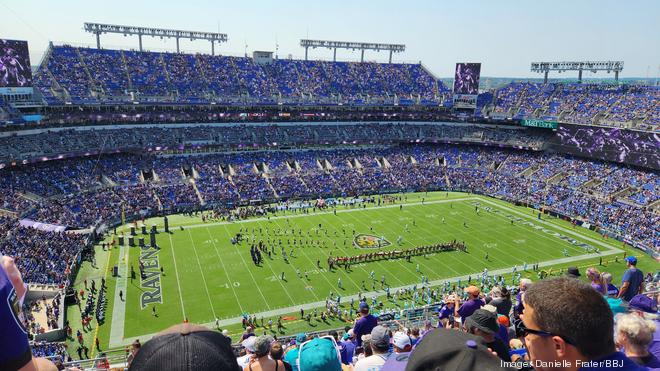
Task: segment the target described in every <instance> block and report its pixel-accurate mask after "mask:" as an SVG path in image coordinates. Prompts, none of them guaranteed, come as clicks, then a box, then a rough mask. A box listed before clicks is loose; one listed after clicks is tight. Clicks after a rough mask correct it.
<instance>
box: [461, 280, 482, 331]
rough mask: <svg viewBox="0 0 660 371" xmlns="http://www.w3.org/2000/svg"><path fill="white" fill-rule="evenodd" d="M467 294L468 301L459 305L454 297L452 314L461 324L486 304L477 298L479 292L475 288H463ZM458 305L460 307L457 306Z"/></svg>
mask: <svg viewBox="0 0 660 371" xmlns="http://www.w3.org/2000/svg"><path fill="white" fill-rule="evenodd" d="M465 292H466V293H467V294H468V299H467V300H466V301H465V302H464V303H463V304H460V299H459V297H458V296H456V300H455V308H456V311H455V313H454V316H455V317H461V323H465V319H466V318H468V317H469V316H471V315H472V313H474V312H475V311H476V310H477V309H479V308H481V307H483V306H484V305H485V304H486V303H485V302H484V301H483V300H482V299H481V298H480V297H479V295H480V294H481V291H480V290H479V288H478V287H477V286H468V287H466V288H465ZM459 304H460V305H459Z"/></svg>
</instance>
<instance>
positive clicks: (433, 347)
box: [388, 328, 514, 371]
mask: <svg viewBox="0 0 660 371" xmlns="http://www.w3.org/2000/svg"><path fill="white" fill-rule="evenodd" d="M389 364H390V362H389V360H388V366H389ZM396 369H397V370H400V369H402V368H396ZM405 369H406V370H407V371H427V370H465V371H468V370H479V371H482V370H483V371H495V370H514V369H513V368H507V367H503V366H502V364H501V360H500V359H498V358H497V357H494V356H493V354H492V352H491V351H490V350H489V349H488V348H487V346H486V344H485V343H484V340H483V339H482V338H480V337H478V336H474V335H470V334H468V333H465V332H463V331H455V330H450V329H443V328H439V329H436V330H433V331H431V332H429V333H428V334H427V335H425V336H424V338H423V339H422V340H421V341H420V342H419V344H418V345H417V347H415V349H414V351H413V352H412V353H411V354H410V358H409V359H408V362H407V365H406V366H405Z"/></svg>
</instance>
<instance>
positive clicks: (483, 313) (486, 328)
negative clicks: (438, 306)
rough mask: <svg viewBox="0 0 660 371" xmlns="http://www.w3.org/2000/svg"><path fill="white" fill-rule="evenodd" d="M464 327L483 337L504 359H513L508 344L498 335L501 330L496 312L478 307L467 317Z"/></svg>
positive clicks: (470, 332)
mask: <svg viewBox="0 0 660 371" xmlns="http://www.w3.org/2000/svg"><path fill="white" fill-rule="evenodd" d="M463 329H465V331H466V332H468V333H469V334H471V335H476V336H479V337H481V338H483V339H484V341H485V342H486V345H488V347H489V348H490V349H492V350H493V351H494V352H495V353H497V356H498V357H500V358H501V359H502V360H503V361H506V362H509V361H511V357H510V356H509V347H508V344H505V343H504V342H503V341H502V339H500V338H498V337H497V336H496V334H497V333H498V332H499V330H500V325H499V323H498V321H497V314H496V313H494V312H491V311H488V310H486V309H477V310H475V311H474V313H472V314H471V315H470V316H469V317H467V318H466V319H465V322H463Z"/></svg>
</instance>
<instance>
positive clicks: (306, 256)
mask: <svg viewBox="0 0 660 371" xmlns="http://www.w3.org/2000/svg"><path fill="white" fill-rule="evenodd" d="M307 216H309V215H307ZM275 224H277V227H278V228H279V227H280V223H278V222H275ZM284 229H286V228H284ZM294 237H295V236H294ZM318 249H319V251H321V252H322V253H323V256H324V257H325V258H326V259H327V258H328V257H329V256H330V255H326V254H325V252H324V251H323V249H324V248H323V247H319V248H318ZM300 250H302V254H303V255H304V256H305V259H307V260H309V262H310V263H312V266H316V264H315V263H314V261H313V260H312V259H310V258H309V256H308V255H307V252H306V251H305V248H304V247H302V248H300ZM328 273H329V272H328ZM319 276H322V277H323V279H325V281H326V282H327V283H328V285H330V290H334V289H335V288H337V284H336V283H335V284H332V282H330V280H328V277H326V275H325V274H319ZM346 277H348V279H349V280H350V281H351V282H352V283H353V285H355V287H357V288H358V291H359V290H361V289H362V288H361V287H360V286H358V284H357V283H356V282H355V281H353V279H352V278H351V276H350V275H349V274H348V273H346Z"/></svg>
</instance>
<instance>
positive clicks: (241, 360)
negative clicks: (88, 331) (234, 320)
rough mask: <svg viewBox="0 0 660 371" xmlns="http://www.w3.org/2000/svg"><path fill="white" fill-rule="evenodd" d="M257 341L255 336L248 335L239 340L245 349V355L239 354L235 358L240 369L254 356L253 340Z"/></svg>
mask: <svg viewBox="0 0 660 371" xmlns="http://www.w3.org/2000/svg"><path fill="white" fill-rule="evenodd" d="M256 341H257V337H256V336H250V337H248V338H246V339H245V340H243V341H242V342H241V345H242V346H243V349H245V355H243V356H240V357H238V358H237V359H236V362H238V366H239V367H240V368H241V369H242V368H244V367H245V366H247V365H248V364H249V363H250V361H252V358H253V356H254V352H255V342H256Z"/></svg>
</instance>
